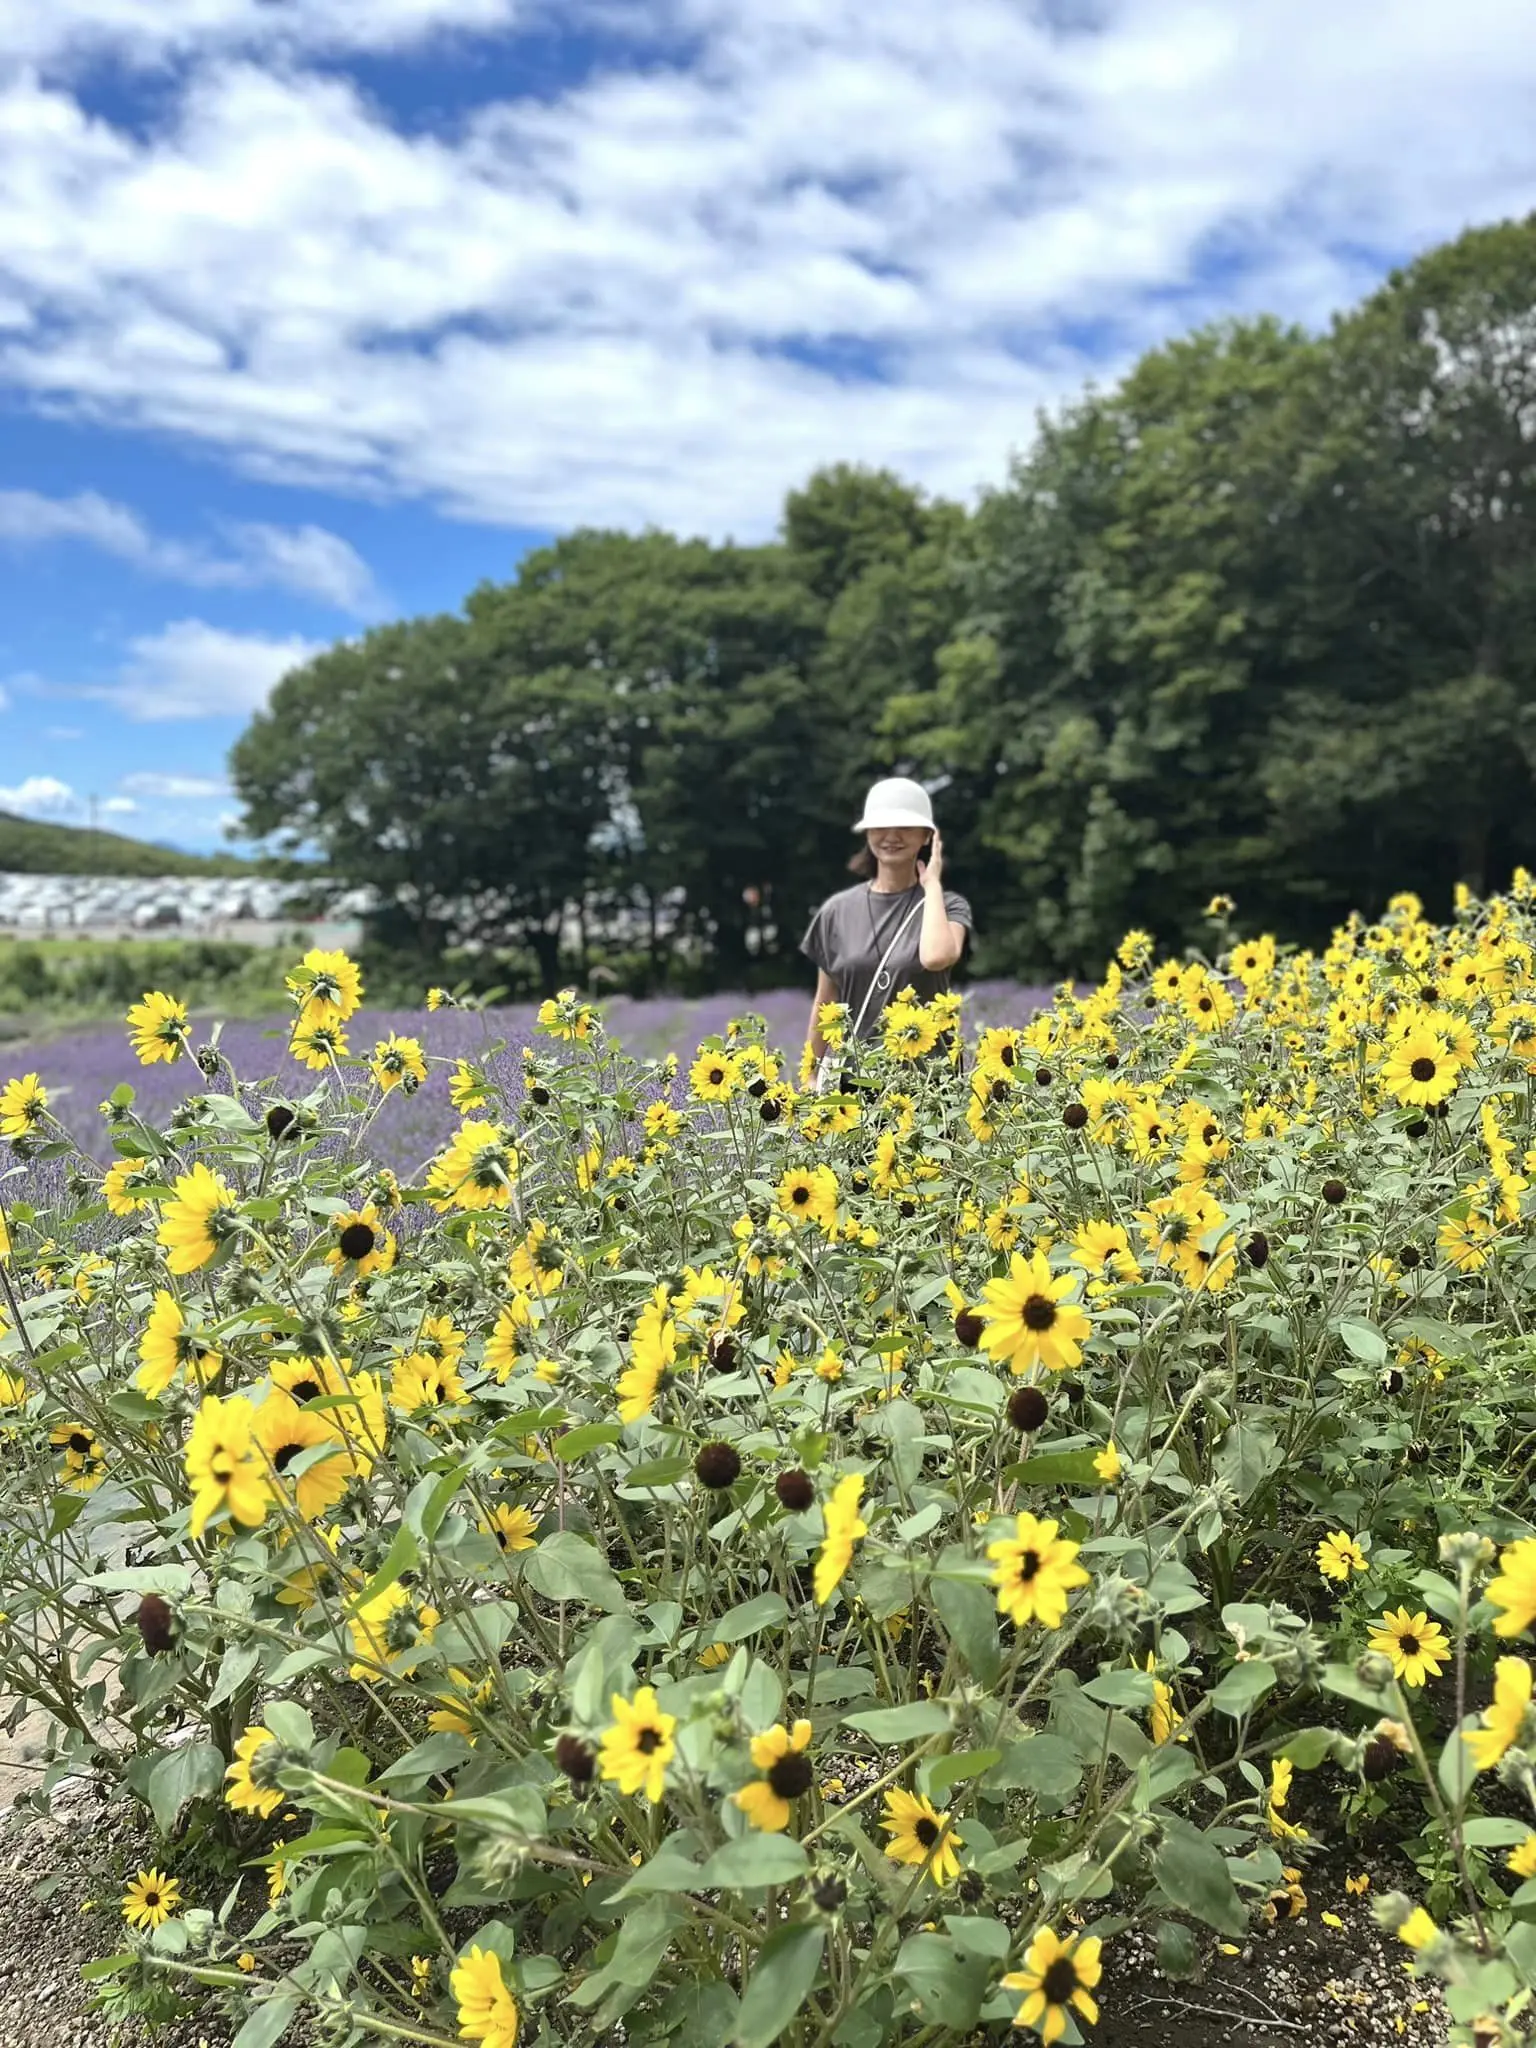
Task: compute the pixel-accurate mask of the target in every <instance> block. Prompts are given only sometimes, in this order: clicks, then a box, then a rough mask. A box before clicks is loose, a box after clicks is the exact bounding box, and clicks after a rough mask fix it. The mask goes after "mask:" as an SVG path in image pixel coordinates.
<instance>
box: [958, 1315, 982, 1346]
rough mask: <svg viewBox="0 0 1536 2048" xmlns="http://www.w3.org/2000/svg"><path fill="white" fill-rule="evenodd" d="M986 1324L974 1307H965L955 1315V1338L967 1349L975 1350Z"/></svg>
mask: <svg viewBox="0 0 1536 2048" xmlns="http://www.w3.org/2000/svg"><path fill="white" fill-rule="evenodd" d="M985 1328H986V1324H985V1323H984V1322H983V1321H982V1319H981V1317H980V1316H979V1315H977V1313H976V1311H975V1309H973V1308H963V1309H961V1311H960V1313H959V1314H958V1315H957V1316H956V1317H955V1338H956V1341H957V1342H958V1343H961V1344H963V1345H964V1346H965V1348H966V1350H967V1351H974V1350H975V1349H976V1346H977V1345H978V1344H979V1343H980V1342H981V1336H982V1332H983V1330H985Z"/></svg>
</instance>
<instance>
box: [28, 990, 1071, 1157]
mask: <svg viewBox="0 0 1536 2048" xmlns="http://www.w3.org/2000/svg"><path fill="white" fill-rule="evenodd" d="M1051 995H1052V991H1051V990H1050V989H1047V988H1031V987H1022V986H1020V985H1019V984H1017V983H1015V982H1004V981H983V982H975V983H972V984H971V985H970V986H969V987H968V988H967V990H966V992H965V998H966V1000H965V1015H966V1025H967V1030H968V1032H974V1031H975V1030H977V1029H978V1028H980V1027H981V1026H983V1025H988V1024H1014V1023H1023V1022H1024V1021H1026V1020H1027V1019H1028V1018H1029V1017H1030V1016H1031V1015H1032V1014H1033V1013H1034V1012H1035V1011H1036V1010H1037V1009H1039V1008H1040V1007H1041V1006H1042V1005H1044V1004H1046V1003H1048V1002H1049V1001H1050V999H1051ZM808 1010H809V1003H808V998H807V997H806V996H805V995H804V994H802V993H801V992H800V991H799V990H797V989H776V990H773V991H770V992H768V993H766V994H762V995H757V996H743V995H717V996H709V997H706V998H703V999H701V1000H698V1001H685V1000H682V999H671V998H667V997H658V998H653V999H651V1000H648V1001H645V1002H638V1001H634V1000H632V999H630V998H628V997H616V998H615V999H613V1000H612V1001H611V1002H607V1003H605V1004H604V1005H603V1016H604V1021H605V1023H606V1025H607V1028H608V1030H609V1031H610V1032H611V1033H612V1035H613V1036H614V1038H616V1039H617V1040H618V1042H619V1043H620V1044H621V1045H622V1046H624V1047H625V1048H626V1049H627V1050H628V1051H630V1052H632V1053H634V1054H636V1055H637V1056H639V1057H642V1058H659V1057H661V1056H662V1055H663V1054H665V1053H668V1052H675V1053H677V1054H678V1055H679V1056H680V1057H683V1058H686V1057H687V1056H689V1055H691V1054H692V1052H693V1051H694V1049H695V1047H696V1046H697V1045H698V1043H699V1041H700V1039H702V1038H707V1037H708V1036H710V1035H711V1034H712V1033H715V1032H721V1031H723V1030H724V1029H725V1027H726V1025H727V1023H728V1022H729V1021H730V1019H731V1018H732V1017H737V1016H741V1015H742V1014H744V1013H745V1012H748V1011H755V1012H756V1013H757V1014H758V1015H760V1016H763V1017H765V1018H766V1019H767V1021H768V1035H769V1038H770V1040H771V1041H772V1043H774V1044H775V1045H777V1046H778V1047H779V1048H780V1049H781V1050H783V1051H784V1052H786V1053H788V1054H789V1055H790V1056H791V1057H792V1058H794V1057H798V1054H799V1049H800V1046H801V1043H802V1041H803V1039H804V1036H805V1026H806V1019H807V1015H808ZM536 1013H537V1005H536V1004H532V1003H519V1004H513V1005H509V1006H508V1007H507V1008H505V1009H497V1010H486V1011H484V1012H479V1013H475V1012H466V1011H462V1010H438V1011H435V1012H431V1013H429V1012H428V1011H427V1010H425V1009H419V1010H375V1009H372V1008H365V1010H364V1011H363V1012H362V1014H361V1015H360V1016H359V1017H358V1018H356V1019H355V1020H354V1023H353V1027H352V1033H351V1036H352V1046H353V1050H354V1051H355V1052H367V1051H368V1049H369V1048H370V1047H371V1046H372V1044H373V1042H374V1040H375V1039H377V1038H382V1037H384V1036H385V1035H386V1034H387V1033H388V1032H391V1031H396V1032H408V1033H410V1034H411V1035H413V1036H414V1037H417V1038H419V1039H420V1040H421V1042H422V1045H423V1046H424V1047H425V1049H426V1051H427V1052H428V1053H429V1054H431V1055H436V1056H440V1057H441V1056H447V1057H449V1058H458V1057H464V1058H469V1059H474V1058H478V1057H480V1056H481V1055H482V1054H484V1052H485V1051H486V1049H487V1047H489V1046H492V1045H496V1044H498V1043H500V1044H503V1045H504V1050H503V1051H502V1052H501V1053H499V1054H498V1055H497V1056H496V1058H495V1059H494V1060H493V1061H492V1063H491V1066H492V1071H493V1072H495V1073H497V1074H498V1076H499V1078H501V1079H502V1080H503V1081H505V1082H506V1083H507V1084H509V1088H510V1092H511V1093H512V1095H513V1096H514V1098H515V1096H516V1093H517V1089H518V1085H519V1076H520V1073H521V1062H520V1060H519V1057H518V1051H519V1048H520V1047H521V1046H522V1045H524V1044H526V1043H527V1042H528V1041H529V1039H530V1038H531V1037H532V1035H533V1023H534V1017H535V1015H536ZM196 1021H197V1024H198V1029H197V1031H196V1033H195V1035H194V1041H193V1042H194V1044H201V1043H203V1042H204V1041H205V1040H206V1038H207V1036H208V1031H209V1028H210V1026H211V1024H212V1019H211V1018H208V1019H198V1020H196ZM287 1030H288V1020H287V1019H286V1018H284V1017H280V1016H279V1017H274V1018H272V1019H271V1020H270V1021H268V1022H255V1023H253V1022H243V1023H232V1024H228V1025H226V1026H225V1027H224V1030H223V1032H222V1034H221V1036H220V1040H219V1044H220V1049H221V1050H222V1051H223V1053H224V1054H225V1056H226V1058H227V1059H228V1060H229V1061H230V1062H231V1064H232V1065H233V1067H234V1070H235V1073H236V1075H237V1076H238V1077H239V1079H240V1080H241V1081H257V1080H264V1079H267V1078H269V1077H271V1076H274V1075H275V1076H278V1077H279V1078H280V1081H281V1084H282V1085H283V1086H285V1087H287V1088H289V1089H291V1090H292V1092H293V1093H294V1094H295V1095H298V1094H302V1093H304V1092H305V1091H307V1090H308V1089H309V1088H311V1087H313V1085H314V1081H315V1076H314V1075H312V1074H310V1073H309V1072H308V1071H307V1070H306V1069H305V1068H303V1067H300V1066H299V1065H298V1064H297V1063H296V1062H295V1061H293V1060H291V1059H290V1058H289V1056H288V1052H287V1043H286V1041H287ZM29 1073H36V1074H38V1075H40V1076H41V1078H42V1080H43V1082H44V1084H45V1085H46V1087H47V1088H48V1091H49V1096H50V1107H51V1108H52V1109H53V1111H54V1113H55V1114H56V1115H57V1116H58V1117H59V1119H60V1120H61V1122H63V1123H64V1124H65V1126H66V1127H67V1128H68V1129H69V1131H70V1132H71V1133H72V1134H73V1136H74V1137H75V1139H76V1141H77V1143H78V1144H79V1145H80V1146H81V1147H82V1149H83V1150H85V1151H87V1152H89V1153H91V1154H93V1156H95V1157H96V1158H98V1159H101V1160H107V1159H109V1158H110V1157H111V1156H112V1155H111V1148H110V1146H109V1145H108V1144H107V1142H106V1126H105V1124H104V1122H103V1121H102V1118H101V1116H100V1115H99V1113H98V1108H97V1105H98V1104H99V1103H100V1102H101V1101H102V1099H103V1097H105V1096H106V1095H107V1094H108V1093H109V1092H110V1091H111V1090H112V1089H113V1088H115V1087H116V1086H117V1084H118V1083H119V1082H120V1081H131V1082H132V1083H133V1085H134V1087H135V1088H136V1089H137V1090H138V1102H137V1105H136V1107H137V1108H138V1109H139V1110H140V1112H141V1113H142V1114H143V1115H144V1116H145V1117H147V1118H148V1119H149V1120H150V1121H151V1122H154V1123H163V1122H164V1120H165V1119H166V1118H167V1117H168V1116H169V1115H170V1113H171V1111H172V1110H173V1109H174V1108H175V1106H176V1104H177V1103H178V1102H180V1101H181V1100H182V1099H183V1098H184V1097H185V1096H187V1095H192V1094H196V1093H198V1092H199V1091H200V1090H202V1089H204V1088H206V1087H207V1085H208V1084H207V1083H206V1082H205V1081H204V1080H203V1078H202V1075H201V1074H200V1073H199V1071H198V1069H197V1067H196V1066H195V1064H194V1063H193V1062H191V1061H190V1060H182V1061H178V1062H177V1063H176V1065H175V1066H171V1067H166V1066H154V1067H148V1068H145V1067H140V1066H139V1065H138V1063H137V1061H136V1060H135V1059H134V1057H133V1054H132V1052H131V1051H130V1050H129V1046H128V1038H127V1033H126V1031H125V1030H124V1028H123V1027H122V1026H121V1025H116V1024H97V1025H92V1026H89V1027H86V1028H83V1029H76V1030H69V1031H64V1032H60V1033H58V1034H57V1035H55V1036H52V1037H47V1038H34V1039H16V1040H12V1041H11V1042H10V1043H8V1044H6V1045H3V1046H0V1086H3V1085H4V1083H5V1082H7V1081H9V1080H10V1079H11V1078H12V1077H13V1076H15V1075H17V1074H29ZM456 1122H457V1118H456V1116H455V1114H454V1111H453V1109H452V1107H451V1105H450V1103H449V1101H448V1088H447V1081H446V1077H445V1075H444V1074H443V1072H442V1070H441V1069H438V1070H435V1071H434V1073H433V1075H432V1078H431V1079H430V1081H429V1082H428V1084H427V1085H426V1087H424V1088H422V1089H420V1090H419V1091H418V1092H417V1094H415V1095H414V1096H410V1097H407V1096H406V1095H404V1094H403V1092H402V1091H400V1090H398V1089H397V1090H395V1092H394V1093H393V1094H392V1095H391V1096H390V1097H389V1099H388V1101H387V1102H386V1103H385V1104H384V1106H383V1108H382V1110H381V1112H380V1114H379V1117H378V1119H377V1121H376V1122H375V1123H374V1125H373V1126H372V1129H371V1132H370V1142H371V1146H372V1149H373V1150H374V1151H375V1153H376V1154H377V1156H378V1158H379V1159H380V1161H381V1162H382V1163H384V1164H387V1165H389V1166H393V1167H394V1168H395V1169H396V1171H397V1172H400V1173H402V1174H410V1173H412V1172H413V1171H414V1170H415V1169H416V1168H417V1167H418V1166H420V1165H421V1164H422V1162H423V1161H424V1160H426V1159H427V1158H428V1157H429V1156H430V1155H431V1154H432V1153H433V1152H435V1151H436V1150H437V1149H438V1148H439V1147H440V1146H441V1144H442V1143H443V1141H444V1140H445V1138H446V1137H447V1136H448V1134H449V1132H450V1131H451V1130H452V1129H453V1128H454V1126H455V1124H456Z"/></svg>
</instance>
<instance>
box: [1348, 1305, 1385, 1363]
mask: <svg viewBox="0 0 1536 2048" xmlns="http://www.w3.org/2000/svg"><path fill="white" fill-rule="evenodd" d="M1335 1327H1336V1328H1337V1330H1338V1333H1339V1337H1340V1340H1341V1342H1342V1343H1343V1345H1344V1348H1345V1350H1346V1351H1347V1352H1348V1353H1349V1354H1350V1356H1351V1357H1352V1358H1358V1359H1359V1360H1360V1362H1361V1364H1362V1365H1385V1364H1386V1362H1387V1358H1388V1356H1389V1351H1388V1346H1387V1340H1386V1338H1385V1337H1383V1335H1382V1334H1381V1332H1380V1330H1378V1329H1377V1327H1376V1325H1375V1324H1374V1323H1367V1322H1364V1321H1362V1320H1361V1319H1360V1318H1358V1317H1351V1316H1345V1317H1343V1318H1341V1319H1340V1321H1339V1322H1338V1323H1337V1324H1336V1325H1335Z"/></svg>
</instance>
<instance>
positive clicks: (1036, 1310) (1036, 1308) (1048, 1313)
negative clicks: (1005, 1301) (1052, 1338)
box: [1024, 1294, 1056, 1332]
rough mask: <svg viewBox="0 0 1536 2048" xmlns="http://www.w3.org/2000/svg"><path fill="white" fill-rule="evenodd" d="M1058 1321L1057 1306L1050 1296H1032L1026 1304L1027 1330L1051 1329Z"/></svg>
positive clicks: (1025, 1323) (1025, 1322)
mask: <svg viewBox="0 0 1536 2048" xmlns="http://www.w3.org/2000/svg"><path fill="white" fill-rule="evenodd" d="M1055 1320H1056V1304H1055V1302H1054V1301H1052V1299H1051V1297H1050V1296H1049V1295H1048V1294H1032V1295H1031V1296H1030V1297H1029V1299H1028V1301H1026V1302H1025V1304H1024V1327H1025V1329H1026V1330H1035V1331H1037V1332H1038V1331H1042V1330H1048V1329H1050V1327H1051V1325H1052V1324H1053V1323H1054V1322H1055Z"/></svg>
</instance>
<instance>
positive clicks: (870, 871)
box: [848, 840, 880, 882]
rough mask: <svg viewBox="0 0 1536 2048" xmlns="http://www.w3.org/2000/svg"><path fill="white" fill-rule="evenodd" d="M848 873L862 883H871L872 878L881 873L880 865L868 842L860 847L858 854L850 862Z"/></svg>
mask: <svg viewBox="0 0 1536 2048" xmlns="http://www.w3.org/2000/svg"><path fill="white" fill-rule="evenodd" d="M848 872H849V874H850V875H857V876H858V878H859V880H860V881H861V882H867V881H869V880H870V879H871V877H873V876H874V875H877V874H878V873H879V872H880V863H879V862H878V861H877V860H876V859H875V856H874V855H873V854H872V853H871V852H870V850H869V843H868V841H867V840H866V841H864V842H863V843H862V844H861V845H860V847H859V850H858V852H857V853H856V854H854V855H853V856H852V858H851V859H850V860H849V862H848Z"/></svg>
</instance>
